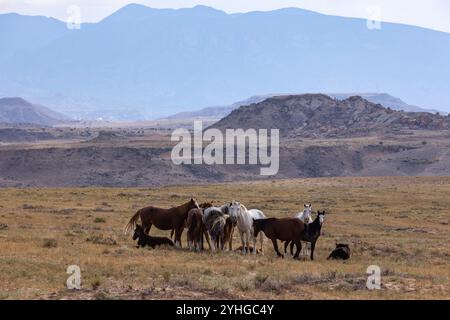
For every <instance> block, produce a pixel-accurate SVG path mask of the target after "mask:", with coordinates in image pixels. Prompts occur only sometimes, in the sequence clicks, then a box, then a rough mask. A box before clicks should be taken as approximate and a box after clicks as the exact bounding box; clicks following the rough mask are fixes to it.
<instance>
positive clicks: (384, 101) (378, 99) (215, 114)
mask: <svg viewBox="0 0 450 320" xmlns="http://www.w3.org/2000/svg"><path fill="white" fill-rule="evenodd" d="M279 95H281V94H266V95H259V96H253V97H250V98H248V99H245V100H242V101H238V102H235V103H233V104H232V105H229V106H219V107H207V108H203V109H200V110H197V111H185V112H180V113H177V114H174V115H172V116H168V117H165V118H164V119H168V120H182V119H198V120H201V119H208V120H209V119H216V120H217V119H221V118H223V117H225V116H227V115H228V114H230V112H231V111H233V110H234V109H237V108H239V107H241V106H246V105H249V104H252V103H258V102H261V101H264V100H265V99H267V98H270V97H274V96H279ZM327 95H328V96H330V97H333V98H335V99H338V100H345V99H347V98H349V97H352V96H360V97H362V98H364V99H366V100H368V101H370V102H373V103H379V104H381V105H382V106H384V107H386V108H391V109H393V110H397V111H407V112H429V113H438V112H439V111H437V110H430V109H424V108H420V107H417V106H411V105H409V104H407V103H405V102H404V101H402V100H401V99H400V98H396V97H393V96H391V95H389V94H387V93H366V94H361V93H348V94H342V93H341V94H334V93H332V94H327ZM441 113H442V112H441ZM443 114H445V113H443Z"/></svg>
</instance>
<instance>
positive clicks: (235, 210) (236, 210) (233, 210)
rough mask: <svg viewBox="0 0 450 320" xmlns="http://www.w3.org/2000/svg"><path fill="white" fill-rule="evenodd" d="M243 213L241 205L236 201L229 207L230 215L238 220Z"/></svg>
mask: <svg viewBox="0 0 450 320" xmlns="http://www.w3.org/2000/svg"><path fill="white" fill-rule="evenodd" d="M240 213H241V204H240V203H239V202H237V201H235V200H233V201H231V202H230V203H229V205H228V214H229V215H230V216H231V217H232V218H234V219H236V218H237V217H238V216H239V214H240Z"/></svg>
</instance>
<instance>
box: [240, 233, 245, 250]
mask: <svg viewBox="0 0 450 320" xmlns="http://www.w3.org/2000/svg"><path fill="white" fill-rule="evenodd" d="M239 234H240V236H241V242H242V253H243V254H245V240H244V232H242V231H240V230H239Z"/></svg>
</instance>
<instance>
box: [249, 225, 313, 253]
mask: <svg viewBox="0 0 450 320" xmlns="http://www.w3.org/2000/svg"><path fill="white" fill-rule="evenodd" d="M261 231H262V232H264V234H265V235H266V237H267V238H269V239H270V240H272V243H273V248H274V249H275V252H276V253H277V255H278V256H279V257H282V258H284V255H283V254H282V253H280V251H279V250H278V243H277V240H281V241H289V242H290V241H293V242H294V243H295V244H296V246H297V251H296V252H295V255H294V258H295V259H297V258H298V255H299V254H300V250H301V248H302V244H301V241H300V240H301V239H302V238H303V234H304V232H305V224H304V223H303V222H302V221H300V220H299V219H297V218H282V219H277V218H269V219H253V236H254V237H255V238H256V237H257V236H258V234H259V232H261Z"/></svg>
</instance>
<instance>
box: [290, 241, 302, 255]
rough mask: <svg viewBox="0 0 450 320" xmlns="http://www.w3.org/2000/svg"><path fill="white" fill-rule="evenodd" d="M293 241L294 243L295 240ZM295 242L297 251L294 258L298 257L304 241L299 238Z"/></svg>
mask: <svg viewBox="0 0 450 320" xmlns="http://www.w3.org/2000/svg"><path fill="white" fill-rule="evenodd" d="M292 243H294V241H292ZM295 244H296V245H297V250H296V251H295V255H294V259H298V256H299V255H300V251H301V250H302V242H301V241H298V240H297V241H296V243H295ZM291 248H292V247H291Z"/></svg>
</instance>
